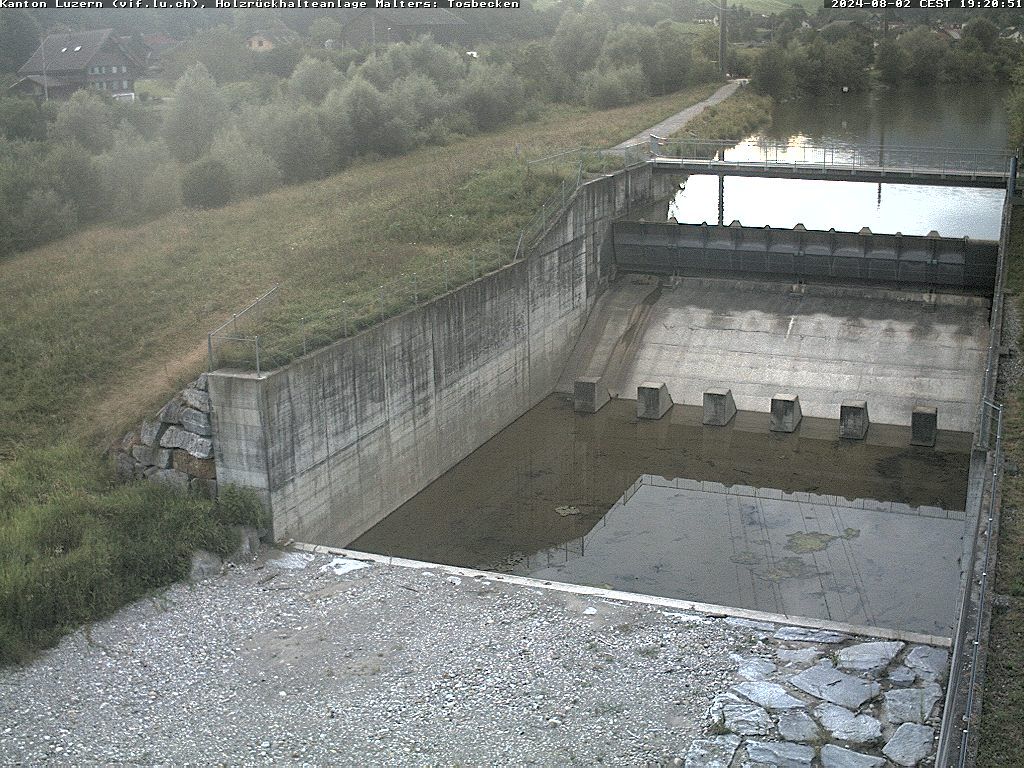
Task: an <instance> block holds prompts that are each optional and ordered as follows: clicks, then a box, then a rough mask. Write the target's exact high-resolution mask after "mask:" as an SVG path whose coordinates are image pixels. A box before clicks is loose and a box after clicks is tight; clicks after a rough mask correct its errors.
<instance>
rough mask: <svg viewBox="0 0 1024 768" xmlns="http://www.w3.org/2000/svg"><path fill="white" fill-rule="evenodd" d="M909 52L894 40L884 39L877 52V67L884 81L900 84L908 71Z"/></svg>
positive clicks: (890, 83)
mask: <svg viewBox="0 0 1024 768" xmlns="http://www.w3.org/2000/svg"><path fill="white" fill-rule="evenodd" d="M907 64H908V62H907V54H906V52H905V51H904V50H903V48H902V47H901V46H900V45H898V44H897V43H896V42H895V41H894V40H883V41H882V42H880V43H879V44H878V50H877V51H876V52H875V69H876V70H878V76H879V77H880V78H881V79H882V82H884V83H888V84H889V85H898V84H899V83H900V82H901V81H902V80H903V77H904V75H905V74H906V72H907Z"/></svg>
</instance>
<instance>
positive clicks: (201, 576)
mask: <svg viewBox="0 0 1024 768" xmlns="http://www.w3.org/2000/svg"><path fill="white" fill-rule="evenodd" d="M223 566H224V563H223V562H222V561H221V559H220V558H219V557H217V556H216V555H215V554H213V553H212V552H207V551H206V550H205V549H197V550H196V551H195V552H193V553H192V568H191V570H190V571H189V576H188V578H189V580H190V581H203V580H205V579H209V578H212V577H214V576H217V575H219V574H220V571H221V568H223Z"/></svg>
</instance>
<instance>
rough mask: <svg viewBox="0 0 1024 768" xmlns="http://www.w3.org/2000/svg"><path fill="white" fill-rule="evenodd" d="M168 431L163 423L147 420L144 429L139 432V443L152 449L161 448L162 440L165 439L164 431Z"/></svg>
mask: <svg viewBox="0 0 1024 768" xmlns="http://www.w3.org/2000/svg"><path fill="white" fill-rule="evenodd" d="M166 429H167V427H166V426H164V424H163V422H161V421H150V420H149V419H146V420H145V421H144V422H142V429H141V430H139V432H140V434H139V442H141V443H142V445H146V446H149V447H151V448H152V447H153V446H159V445H160V438H161V437H163V434H164V430H166Z"/></svg>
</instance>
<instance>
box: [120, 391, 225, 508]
mask: <svg viewBox="0 0 1024 768" xmlns="http://www.w3.org/2000/svg"><path fill="white" fill-rule="evenodd" d="M114 462H115V469H116V472H117V477H118V478H119V479H120V480H122V481H124V482H129V481H131V480H149V481H150V482H152V483H157V484H159V485H163V486H166V487H168V488H171V489H173V490H175V491H178V492H180V493H194V494H196V495H199V496H203V497H206V498H211V499H213V498H216V497H217V467H216V464H215V462H214V458H213V425H212V424H211V422H210V395H209V394H208V393H207V386H206V374H205V373H204V374H203V375H202V376H200V377H199V378H198V379H196V380H195V381H193V382H192V383H191V384H189V385H188V386H187V387H185V389H183V390H182V391H181V392H180V393H179V394H177V395H175V396H174V398H172V399H171V400H170V401H169V402H168V403H167V404H166V405H165V406H164V407H163V408H161V409H160V411H159V412H158V413H157V414H156V418H154V419H147V420H146V421H144V422H143V423H142V425H141V426H140V427H139V428H138V429H136V430H134V431H132V432H129V433H128V434H126V435H125V436H124V438H122V440H121V442H120V444H119V445H118V447H117V452H116V455H115V458H114Z"/></svg>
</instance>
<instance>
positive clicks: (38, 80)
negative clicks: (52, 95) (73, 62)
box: [8, 75, 71, 90]
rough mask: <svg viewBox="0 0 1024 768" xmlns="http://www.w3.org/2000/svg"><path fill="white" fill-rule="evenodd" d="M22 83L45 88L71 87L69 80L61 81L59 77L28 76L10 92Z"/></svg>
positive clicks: (15, 84)
mask: <svg viewBox="0 0 1024 768" xmlns="http://www.w3.org/2000/svg"><path fill="white" fill-rule="evenodd" d="M22 83H35V84H36V85H39V86H41V87H45V88H68V87H70V86H71V83H69V82H68V81H67V80H61V79H60V78H59V77H53V76H52V75H45V76H44V75H27V76H26V77H23V78H21V80H19V81H18V82H16V83H14V84H13V85H11V87H10V88H9V89H8V90H11V89H13V88H17V87H18V86H19V85H21V84H22Z"/></svg>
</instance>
